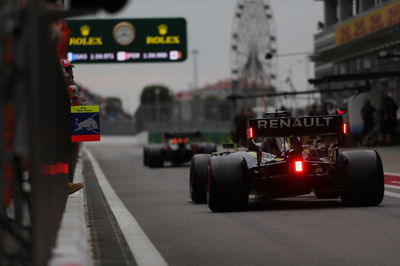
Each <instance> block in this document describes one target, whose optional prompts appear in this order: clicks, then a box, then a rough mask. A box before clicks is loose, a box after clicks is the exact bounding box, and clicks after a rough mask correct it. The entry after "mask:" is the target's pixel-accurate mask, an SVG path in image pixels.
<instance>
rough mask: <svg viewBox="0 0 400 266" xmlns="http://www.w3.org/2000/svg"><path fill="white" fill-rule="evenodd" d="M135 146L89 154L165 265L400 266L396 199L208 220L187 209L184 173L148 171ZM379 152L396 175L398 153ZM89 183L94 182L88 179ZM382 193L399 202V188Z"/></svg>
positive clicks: (305, 205) (320, 203) (288, 203)
mask: <svg viewBox="0 0 400 266" xmlns="http://www.w3.org/2000/svg"><path fill="white" fill-rule="evenodd" d="M137 144H138V143H136V142H134V141H131V140H130V139H128V138H126V139H125V140H123V139H122V140H121V139H119V140H118V141H109V142H107V141H106V142H103V143H98V144H94V145H87V148H89V150H90V151H91V152H92V153H93V155H94V157H96V159H97V160H98V162H99V165H100V167H101V168H102V170H103V172H104V174H105V176H106V178H107V179H108V181H109V183H110V184H111V186H112V187H113V189H114V190H115V192H116V193H117V195H118V196H119V198H120V199H121V201H122V202H123V204H124V205H125V206H126V208H127V209H128V210H129V212H130V213H131V214H132V215H133V216H134V217H135V218H136V220H137V221H138V223H139V224H140V226H141V228H142V229H143V231H144V232H145V233H146V235H147V236H148V237H149V239H150V240H151V242H152V243H153V244H154V246H155V247H156V249H157V250H158V251H159V252H160V254H161V255H162V257H163V258H164V259H165V261H166V262H167V263H168V264H170V265H398V262H399V261H400V254H399V252H398V243H399V241H400V232H399V230H398V228H399V226H400V215H399V213H400V198H397V197H393V196H388V195H386V196H385V199H384V201H383V203H382V205H380V206H378V207H362V208H361V207H351V208H350V207H343V206H342V205H341V202H340V200H317V199H316V198H315V197H313V196H311V195H306V196H302V197H296V198H287V199H286V198H285V199H279V200H275V201H272V202H265V201H259V200H256V199H254V200H252V201H251V205H250V208H249V210H248V211H245V212H232V213H212V212H210V210H209V209H208V207H207V206H206V205H196V204H193V203H192V202H191V201H190V199H189V196H188V194H189V192H188V178H189V168H188V166H181V167H171V166H167V167H164V168H157V169H150V168H146V167H144V166H143V164H142V149H141V147H140V146H139V145H137ZM378 151H379V152H380V154H381V155H382V159H383V162H384V167H385V168H384V169H385V171H387V172H390V173H396V172H397V173H400V166H397V163H396V159H395V158H399V157H398V155H397V157H395V156H396V154H398V153H400V149H399V148H398V147H397V150H396V149H395V148H394V149H389V148H388V149H381V150H378ZM399 155H400V154H399ZM87 178H95V177H94V176H93V173H88V177H87ZM387 185H388V186H395V185H393V184H387ZM386 191H387V192H390V193H395V194H396V195H397V194H399V195H400V190H399V189H398V188H397V187H394V188H392V187H386ZM126 237H127V238H129V237H130V236H126Z"/></svg>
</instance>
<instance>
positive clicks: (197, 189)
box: [190, 154, 211, 204]
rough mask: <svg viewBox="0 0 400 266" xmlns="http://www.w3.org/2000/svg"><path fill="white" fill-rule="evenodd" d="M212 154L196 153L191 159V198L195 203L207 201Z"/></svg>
mask: <svg viewBox="0 0 400 266" xmlns="http://www.w3.org/2000/svg"><path fill="white" fill-rule="evenodd" d="M210 157H211V155H210V154H196V155H195V156H193V158H192V160H191V161H190V198H191V199H192V201H193V202H195V203H199V204H201V203H206V202H207V172H208V162H209V161H210Z"/></svg>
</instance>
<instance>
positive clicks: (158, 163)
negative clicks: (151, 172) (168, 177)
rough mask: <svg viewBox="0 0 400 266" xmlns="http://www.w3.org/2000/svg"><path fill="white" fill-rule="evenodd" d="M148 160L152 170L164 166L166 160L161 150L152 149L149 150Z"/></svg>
mask: <svg viewBox="0 0 400 266" xmlns="http://www.w3.org/2000/svg"><path fill="white" fill-rule="evenodd" d="M147 158H148V159H147V164H148V166H149V167H151V168H154V167H163V166H164V159H163V154H162V150H161V148H158V147H150V148H149V149H148V150H147Z"/></svg>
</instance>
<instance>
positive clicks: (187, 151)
mask: <svg viewBox="0 0 400 266" xmlns="http://www.w3.org/2000/svg"><path fill="white" fill-rule="evenodd" d="M216 150H217V147H216V145H215V144H214V143H205V142H202V141H201V133H200V132H199V131H196V132H175V133H165V134H164V143H159V144H150V145H147V146H145V147H144V148H143V164H144V165H145V166H149V167H162V166H163V165H164V162H165V161H167V162H171V163H172V164H173V165H179V164H182V163H185V162H189V161H190V159H191V158H192V157H193V155H195V154H197V153H203V154H211V153H213V152H215V151H216Z"/></svg>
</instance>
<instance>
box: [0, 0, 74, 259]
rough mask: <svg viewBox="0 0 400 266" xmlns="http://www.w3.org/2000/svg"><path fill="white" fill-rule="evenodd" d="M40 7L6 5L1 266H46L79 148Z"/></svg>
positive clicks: (0, 4)
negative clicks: (72, 133)
mask: <svg viewBox="0 0 400 266" xmlns="http://www.w3.org/2000/svg"><path fill="white" fill-rule="evenodd" d="M39 2H40V1H28V2H27V3H29V5H28V6H27V7H26V8H24V9H21V8H20V7H18V6H17V5H18V3H19V1H14V0H9V1H0V13H1V14H0V47H1V48H0V58H1V59H0V89H1V93H0V149H1V151H0V156H1V157H0V265H46V263H47V260H48V259H49V257H50V255H51V249H52V247H53V246H54V244H55V240H56V235H57V230H58V227H59V224H60V221H61V218H62V214H63V211H64V208H65V203H66V199H67V183H68V181H69V180H70V178H71V175H72V173H73V168H74V163H75V160H76V154H77V148H78V147H77V146H76V145H74V144H72V143H71V142H70V117H69V116H70V115H69V113H70V110H69V101H68V95H67V91H66V89H65V87H64V82H63V76H62V73H61V69H60V66H59V61H58V59H57V56H56V52H55V49H54V48H55V47H54V43H52V41H51V40H50V33H49V30H48V29H49V17H47V16H46V14H43V13H42V12H39V10H41V6H40V7H39ZM40 13H42V14H40Z"/></svg>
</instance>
